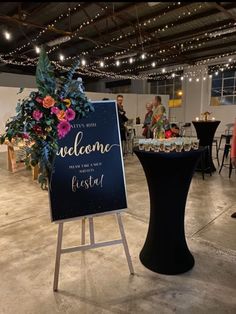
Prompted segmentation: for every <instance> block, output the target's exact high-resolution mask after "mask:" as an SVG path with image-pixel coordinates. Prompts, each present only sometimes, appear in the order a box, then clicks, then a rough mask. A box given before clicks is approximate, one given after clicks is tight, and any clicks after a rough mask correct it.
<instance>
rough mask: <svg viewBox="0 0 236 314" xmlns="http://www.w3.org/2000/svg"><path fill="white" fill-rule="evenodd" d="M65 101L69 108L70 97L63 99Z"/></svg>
mask: <svg viewBox="0 0 236 314" xmlns="http://www.w3.org/2000/svg"><path fill="white" fill-rule="evenodd" d="M63 102H64V103H65V105H66V107H67V108H69V107H70V105H71V101H70V99H68V98H66V99H64V100H63Z"/></svg>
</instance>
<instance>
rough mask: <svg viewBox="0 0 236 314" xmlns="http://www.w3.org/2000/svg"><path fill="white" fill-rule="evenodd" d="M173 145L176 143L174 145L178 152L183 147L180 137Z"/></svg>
mask: <svg viewBox="0 0 236 314" xmlns="http://www.w3.org/2000/svg"><path fill="white" fill-rule="evenodd" d="M175 145H176V147H175V150H176V152H178V153H180V152H181V151H182V149H183V141H182V140H181V139H178V140H176V141H175Z"/></svg>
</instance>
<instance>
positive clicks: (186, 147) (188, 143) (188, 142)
mask: <svg viewBox="0 0 236 314" xmlns="http://www.w3.org/2000/svg"><path fill="white" fill-rule="evenodd" d="M191 148H192V143H191V140H190V139H184V151H185V152H189V151H190V150H191Z"/></svg>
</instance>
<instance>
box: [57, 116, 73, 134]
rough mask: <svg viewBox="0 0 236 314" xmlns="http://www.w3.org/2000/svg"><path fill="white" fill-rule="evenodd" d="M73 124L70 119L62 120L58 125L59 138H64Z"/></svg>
mask: <svg viewBox="0 0 236 314" xmlns="http://www.w3.org/2000/svg"><path fill="white" fill-rule="evenodd" d="M70 129H71V125H70V123H69V122H68V121H66V120H62V121H61V122H60V123H59V124H58V126H57V134H58V137H59V138H63V137H64V136H66V134H67V133H68V132H69V131H70Z"/></svg>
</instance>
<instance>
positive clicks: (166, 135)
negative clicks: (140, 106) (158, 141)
mask: <svg viewBox="0 0 236 314" xmlns="http://www.w3.org/2000/svg"><path fill="white" fill-rule="evenodd" d="M171 136H172V132H171V130H167V131H165V138H170V137H171Z"/></svg>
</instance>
